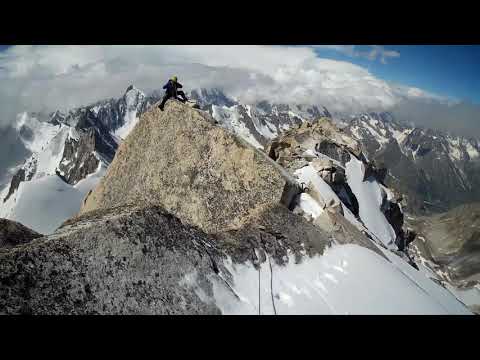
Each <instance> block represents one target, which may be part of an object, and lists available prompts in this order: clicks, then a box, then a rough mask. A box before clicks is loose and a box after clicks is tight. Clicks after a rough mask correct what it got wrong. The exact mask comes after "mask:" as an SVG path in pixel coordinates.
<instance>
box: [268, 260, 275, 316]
mask: <svg viewBox="0 0 480 360" xmlns="http://www.w3.org/2000/svg"><path fill="white" fill-rule="evenodd" d="M267 257H268V263H269V265H270V295H271V296H272V305H273V312H274V313H275V315H277V309H276V308H275V299H274V298H273V270H272V263H271V261H270V256H268V254H267Z"/></svg>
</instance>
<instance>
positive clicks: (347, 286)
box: [212, 244, 471, 315]
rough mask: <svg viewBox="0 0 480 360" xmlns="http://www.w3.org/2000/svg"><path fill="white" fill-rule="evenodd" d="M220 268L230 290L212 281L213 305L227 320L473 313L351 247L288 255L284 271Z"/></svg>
mask: <svg viewBox="0 0 480 360" xmlns="http://www.w3.org/2000/svg"><path fill="white" fill-rule="evenodd" d="M224 265H225V266H226V268H227V269H228V270H229V271H230V273H231V274H232V275H233V285H232V289H230V288H229V287H227V286H225V285H224V283H222V282H220V281H218V280H216V281H214V282H213V292H214V296H213V300H212V301H214V302H215V304H216V305H217V306H218V307H219V308H220V309H221V311H222V313H223V314H227V315H240V314H250V315H255V314H257V315H258V314H260V315H273V314H277V315H287V314H345V315H346V314H372V315H373V314H462V315H463V314H465V315H466V314H471V312H470V311H469V310H468V309H467V308H466V307H465V306H463V304H461V303H460V302H459V301H458V300H457V299H456V298H455V297H454V296H453V295H452V294H450V293H449V292H448V291H447V290H445V289H443V288H440V286H438V285H436V284H435V283H433V282H432V281H431V280H429V279H427V278H426V277H425V280H426V281H428V282H429V283H427V282H426V281H425V282H424V283H422V282H421V280H418V279H415V280H416V281H414V280H412V279H411V278H410V277H409V276H406V275H405V273H404V272H403V271H401V270H400V269H399V268H398V264H393V263H390V262H388V261H386V260H384V259H383V258H381V257H380V256H378V255H377V254H375V253H374V252H373V251H371V250H369V249H366V248H364V247H361V246H358V245H353V244H348V245H334V246H333V247H331V248H330V249H328V250H327V251H326V252H325V253H324V255H322V256H316V257H313V258H304V259H303V260H302V262H301V263H300V264H295V263H294V258H293V256H290V257H289V262H288V264H287V265H286V266H279V265H277V264H275V263H274V261H273V260H270V259H267V261H266V262H265V263H263V264H261V267H260V270H256V269H255V268H254V266H253V264H251V263H247V264H243V265H238V264H233V263H232V262H231V260H227V261H225V263H224ZM270 266H271V269H272V271H270ZM406 266H408V267H410V266H409V265H408V264H406ZM410 268H411V267H410ZM411 269H412V270H413V271H416V270H415V269H413V268H411ZM420 276H423V275H422V274H421V273H419V272H417V275H416V277H420ZM419 284H421V285H423V287H421V286H419ZM425 285H426V286H425ZM435 287H437V288H435ZM442 290H443V291H442Z"/></svg>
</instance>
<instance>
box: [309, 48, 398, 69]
mask: <svg viewBox="0 0 480 360" xmlns="http://www.w3.org/2000/svg"><path fill="white" fill-rule="evenodd" d="M314 47H315V48H317V49H324V50H334V51H337V52H339V53H342V54H344V55H347V56H350V57H362V58H366V59H368V60H370V61H376V60H377V59H378V60H379V61H380V62H381V63H382V64H386V63H387V60H388V59H390V58H397V57H400V53H399V52H398V51H395V50H387V49H385V48H384V47H383V46H380V45H370V47H371V49H370V50H369V51H359V50H356V48H355V45H314Z"/></svg>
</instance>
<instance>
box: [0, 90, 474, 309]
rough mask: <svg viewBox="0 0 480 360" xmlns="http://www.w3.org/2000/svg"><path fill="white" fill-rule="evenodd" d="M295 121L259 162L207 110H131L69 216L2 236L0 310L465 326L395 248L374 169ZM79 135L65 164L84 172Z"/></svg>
mask: <svg viewBox="0 0 480 360" xmlns="http://www.w3.org/2000/svg"><path fill="white" fill-rule="evenodd" d="M133 90H134V89H128V91H127V92H130V91H133ZM135 99H136V98H135ZM320 115H321V114H320ZM263 120H264V121H265V123H267V121H268V119H267V118H265V119H263ZM92 121H93V120H92ZM298 122H299V124H296V122H294V123H295V124H296V125H295V126H291V127H290V128H289V130H286V131H284V132H283V133H281V134H278V136H276V137H275V138H274V139H270V140H269V141H266V140H265V141H263V143H265V147H264V148H263V149H262V146H261V145H260V146H259V143H258V142H253V145H252V143H251V142H248V141H246V140H245V139H244V138H242V137H241V136H239V135H238V133H237V132H236V131H232V129H230V128H228V127H226V126H221V125H222V124H219V123H218V122H217V121H216V120H215V119H214V118H213V117H212V116H211V115H210V114H209V112H208V111H204V110H201V109H195V108H193V107H191V106H188V105H186V104H182V103H180V102H178V101H168V102H167V104H166V106H165V110H164V111H163V112H162V111H160V110H159V109H158V108H157V107H156V106H155V105H153V106H151V107H150V108H149V109H145V111H143V112H142V114H141V116H140V117H139V119H138V121H137V120H135V121H133V120H132V121H131V122H129V123H128V124H131V127H132V129H129V131H125V132H121V133H122V134H123V135H124V136H125V138H124V140H123V141H122V142H121V143H120V145H119V147H118V150H117V151H116V153H115V157H114V159H113V161H112V162H111V164H110V165H109V167H108V170H107V172H106V173H105V175H104V176H103V178H102V179H101V180H100V182H99V183H98V185H96V187H94V189H93V190H92V191H90V192H89V193H88V194H87V195H86V197H85V198H84V199H83V201H82V205H81V210H80V212H79V213H78V214H77V215H75V216H73V217H72V218H70V219H69V220H67V221H65V222H64V223H63V224H62V225H61V226H60V227H59V228H58V229H56V230H55V231H54V232H53V233H51V234H48V235H46V236H42V235H40V234H36V233H34V232H29V231H27V230H28V229H27V230H26V229H24V228H23V227H22V225H20V224H15V226H14V227H13V228H12V226H11V225H12V224H10V223H8V224H6V225H5V226H4V228H6V229H9V230H8V232H7V235H6V236H4V237H3V238H10V237H9V236H10V235H8V234H12V233H13V234H19V235H18V236H17V239H22V238H23V239H25V240H21V241H17V242H16V243H14V244H11V245H13V246H10V245H9V246H2V248H0V313H1V314H277V315H278V314H352V313H354V314H355V313H356V314H375V313H377V314H392V313H394V314H470V311H469V310H468V309H467V308H466V307H465V305H464V304H462V303H461V302H460V301H458V300H457V298H455V296H453V295H452V294H451V293H450V292H449V291H447V290H446V289H445V288H443V287H442V286H441V285H439V284H438V283H437V282H435V281H433V280H431V279H430V278H428V277H426V276H425V275H424V274H423V273H421V272H420V271H418V270H417V269H415V268H414V267H413V266H412V260H411V259H410V258H409V256H408V252H407V251H406V249H401V248H400V246H398V245H397V244H399V243H400V242H399V240H402V239H404V234H403V233H402V231H403V225H404V224H403V216H401V214H399V213H398V211H399V210H401V209H400V206H399V205H398V204H397V201H398V196H396V195H395V193H394V192H393V191H391V190H390V189H389V188H387V187H386V186H385V185H384V184H383V183H382V179H383V177H384V174H383V173H382V171H381V170H382V168H381V167H379V166H377V165H376V164H373V163H371V162H369V161H368V160H367V159H366V157H365V156H364V153H363V149H362V147H361V145H360V144H359V143H358V142H357V141H356V140H354V139H353V138H351V137H349V136H348V134H346V133H344V132H343V131H341V130H340V129H338V128H337V127H336V126H335V125H334V124H333V122H332V121H331V119H328V118H324V117H322V116H319V118H317V120H316V121H309V122H308V123H303V122H302V121H301V120H300V119H299V120H298ZM122 126H123V125H122ZM129 126H130V125H129ZM125 134H127V135H125ZM71 135H72V134H71V133H68V139H71V138H73V139H77V137H75V136H71ZM73 135H75V134H73ZM85 136H86V138H85V140H84V141H81V140H80V139H79V140H75V141H73V140H72V141H71V145H72V149H70V148H69V147H67V150H68V151H66V152H67V153H72V154H74V153H76V152H75V151H74V150H75V149H74V148H73V146H74V145H75V146H78V148H82V149H83V148H84V149H85V151H84V153H85V154H86V156H85V157H82V159H84V160H87V159H89V158H90V157H89V156H88V154H89V153H91V152H92V151H93V150H94V149H95V148H96V147H95V144H96V143H97V142H96V140H95V138H94V134H93V132H90V133H85ZM250 140H251V139H250ZM64 153H65V151H64ZM74 158H76V157H75V156H73V157H71V159H72V161H73V159H74ZM65 166H68V169H72V170H71V171H68V172H67V171H66V170H67V167H66V168H65V172H64V173H65V174H66V175H65V176H67V177H69V176H71V177H72V179H75V180H72V182H73V183H74V182H76V181H77V180H78V178H81V177H83V176H85V173H84V172H82V171H80V168H81V166H77V165H75V164H70V163H68V162H66V164H65ZM94 166H95V164H93V163H92V165H91V167H92V168H93V167H94ZM87 180H88V179H87ZM49 184H50V183H49ZM53 184H54V185H55V186H58V183H57V182H55V183H53ZM95 184H97V183H95ZM81 185H84V184H83V183H81ZM82 189H83V187H82ZM20 192H21V194H25V192H24V189H23V187H21V188H20ZM21 194H20V195H21ZM24 196H25V195H24ZM9 201H13V200H9ZM10 229H13V230H10ZM37 235H38V236H37ZM2 236H3V235H2ZM3 238H2V239H3ZM3 243H5V242H3ZM3 243H2V244H3ZM10 243H11V241H10ZM413 265H414V264H413ZM366 284H368V286H366ZM402 299H408V301H403V300H402Z"/></svg>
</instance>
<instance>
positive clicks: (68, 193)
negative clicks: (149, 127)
mask: <svg viewBox="0 0 480 360" xmlns="http://www.w3.org/2000/svg"><path fill="white" fill-rule="evenodd" d="M105 171H106V167H105V165H103V164H102V163H100V165H99V167H98V169H97V171H96V172H95V173H94V174H91V175H89V176H88V177H87V178H85V179H83V180H81V181H79V182H78V183H77V184H76V185H75V186H71V185H69V184H67V183H65V182H64V181H63V180H62V179H60V178H59V177H58V176H56V175H53V176H44V177H42V178H40V179H35V180H32V181H24V182H22V183H20V186H19V187H18V189H17V191H16V192H15V193H14V194H13V195H12V196H11V197H10V198H9V199H8V201H7V203H5V204H4V208H3V211H2V212H3V213H2V214H0V217H4V218H7V219H10V220H14V221H18V222H20V223H22V224H23V225H25V226H27V227H29V228H31V229H33V230H35V231H37V232H39V233H41V234H44V235H49V234H51V233H53V232H54V231H55V230H56V229H57V228H58V227H59V226H60V225H61V224H62V223H63V222H64V221H65V220H67V219H69V218H71V217H72V216H74V215H76V214H77V213H78V212H79V210H80V207H81V204H82V201H83V199H84V197H85V196H86V195H87V193H88V192H89V191H90V190H91V189H93V188H94V187H95V186H97V184H98V182H99V181H100V179H101V178H102V176H103V175H104V173H105ZM7 191H8V190H7ZM2 195H4V194H2Z"/></svg>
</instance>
